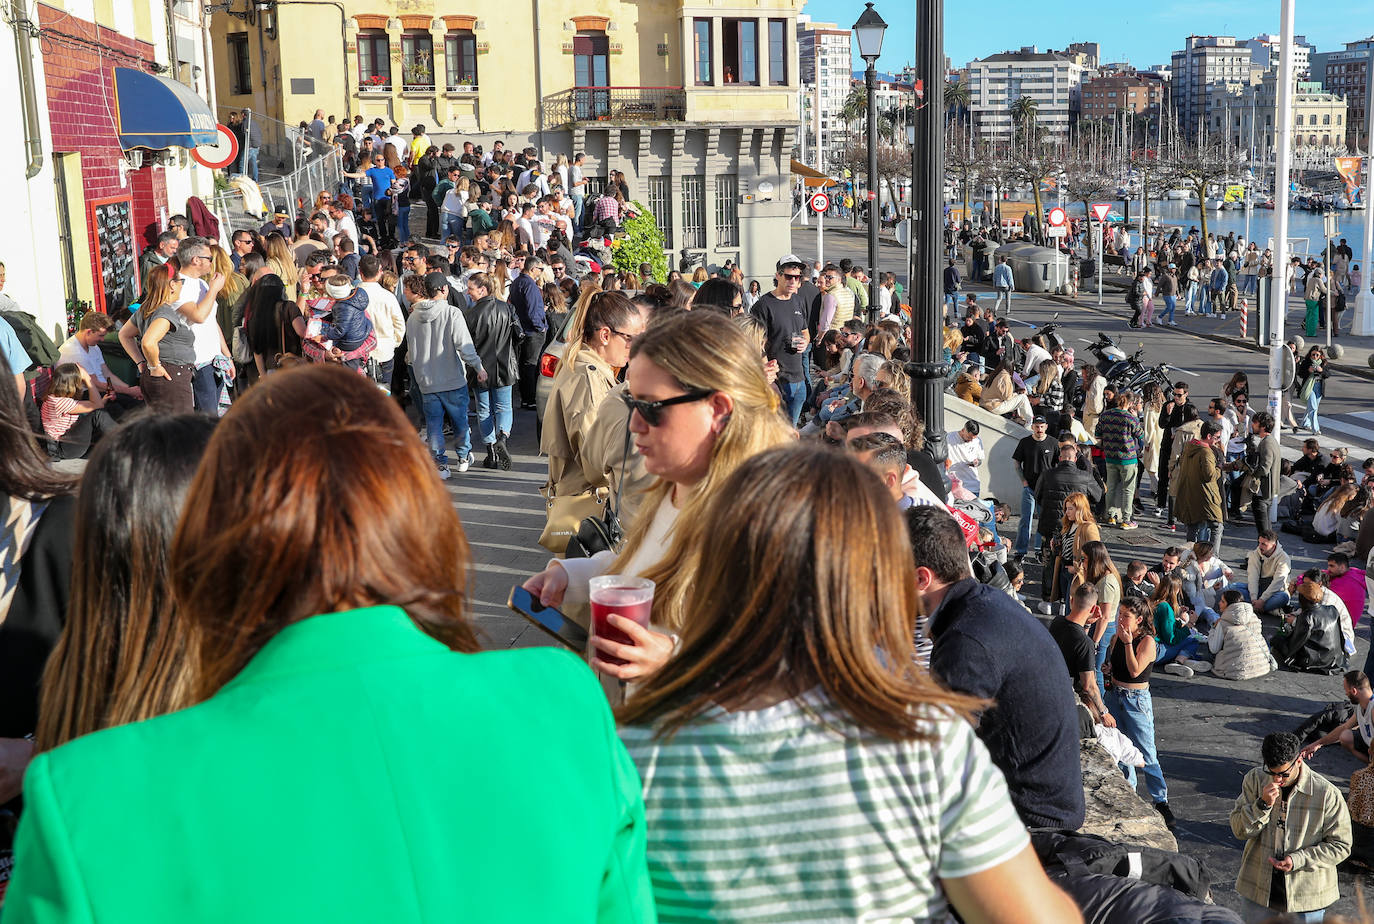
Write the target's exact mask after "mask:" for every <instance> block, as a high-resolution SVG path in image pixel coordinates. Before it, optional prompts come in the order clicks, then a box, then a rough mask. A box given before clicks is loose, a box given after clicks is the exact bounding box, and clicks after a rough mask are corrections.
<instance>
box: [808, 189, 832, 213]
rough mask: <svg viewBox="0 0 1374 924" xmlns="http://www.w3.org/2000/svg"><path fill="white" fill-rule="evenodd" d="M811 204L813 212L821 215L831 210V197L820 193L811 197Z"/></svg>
mask: <svg viewBox="0 0 1374 924" xmlns="http://www.w3.org/2000/svg"><path fill="white" fill-rule="evenodd" d="M809 204H810V206H811V211H813V212H816V213H817V214H819V213H821V212H824V211H826V210H828V209H829V208H830V197H829V196H827V195H826V194H825V193H823V192H818V193H816V194H815V195H814V196H812V197H811V201H810V203H809Z"/></svg>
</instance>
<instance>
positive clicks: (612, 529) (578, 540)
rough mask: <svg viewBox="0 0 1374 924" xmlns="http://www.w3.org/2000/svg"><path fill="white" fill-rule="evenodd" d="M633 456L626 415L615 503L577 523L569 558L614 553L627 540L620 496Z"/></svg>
mask: <svg viewBox="0 0 1374 924" xmlns="http://www.w3.org/2000/svg"><path fill="white" fill-rule="evenodd" d="M629 456H630V418H629V417H626V418H625V449H624V452H622V453H621V456H620V481H618V482H617V483H616V484H617V485H618V490H617V491H616V494H615V503H614V504H607V505H606V509H605V510H604V511H603V512H602V513H601V514H600V515H599V516H590V517H587V518H586V519H585V520H583V521H582V522H581V523H579V524H578V526H577V533H576V535H574V536H573V537H572V538H571V539H569V540H568V547H567V555H566V556H565V557H566V558H591V557H592V556H593V555H595V554H596V553H597V552H614V551H616V550H618V549H619V548H620V543H621V542H623V541H624V540H625V530H624V527H622V526H621V523H620V495H621V493H622V492H623V491H624V490H625V463H626V462H628V461H629Z"/></svg>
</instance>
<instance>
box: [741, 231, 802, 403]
mask: <svg viewBox="0 0 1374 924" xmlns="http://www.w3.org/2000/svg"><path fill="white" fill-rule="evenodd" d="M805 272H806V261H804V260H803V259H802V258H801V257H798V256H797V255H795V254H788V255H787V256H785V257H783V258H782V259H781V260H779V261H778V272H777V277H776V281H777V285H776V287H775V288H774V289H773V291H772V292H768V293H766V294H764V295H761V296H759V300H758V301H756V302H754V307H753V309H752V312H753V314H754V316H755V317H757V318H758V319H759V320H760V321H762V322H763V323H764V327H765V328H767V331H768V336H767V340H766V342H765V344H764V352H765V353H766V354H767V356H768V358H769V359H772V360H776V361H777V363H778V379H777V383H778V390H779V391H781V392H782V395H783V397H784V398H785V399H786V400H787V413H788V414H789V415H790V417H791V419H792V424H793V426H796V423H797V420H798V419H799V418H800V417H801V410H802V407H803V405H805V404H806V369H805V364H804V360H803V355H802V354H803V353H805V351H806V348H807V346H808V345H809V344H810V342H811V332H810V330H809V328H808V325H807V320H808V319H807V314H808V311H807V309H808V308H809V306H808V305H807V304H806V302H804V301H803V300H802V297H801V295H800V294H799V292H800V289H801V282H802V276H803V274H804V273H805Z"/></svg>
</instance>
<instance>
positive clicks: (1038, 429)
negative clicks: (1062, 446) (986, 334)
mask: <svg viewBox="0 0 1374 924" xmlns="http://www.w3.org/2000/svg"><path fill="white" fill-rule="evenodd" d="M999 323H1000V322H999ZM1048 433H1049V425H1048V424H1047V423H1046V422H1045V418H1043V417H1036V418H1035V419H1034V420H1032V421H1031V435H1030V436H1024V437H1022V438H1021V441H1020V442H1019V443H1017V444H1016V450H1015V451H1014V452H1013V453H1012V454H1011V458H1012V461H1013V462H1015V463H1016V471H1017V473H1018V474H1019V475H1020V476H1021V525H1020V526H1018V527H1017V529H1016V548H1015V550H1014V551H1015V554H1016V559H1017V561H1020V560H1021V559H1023V558H1025V557H1026V553H1027V551H1028V550H1030V551H1036V552H1038V551H1039V550H1040V534H1039V533H1035V548H1034V549H1033V550H1032V549H1031V548H1030V543H1031V535H1032V527H1033V526H1034V524H1035V486H1036V485H1037V484H1039V483H1040V476H1041V475H1042V474H1044V472H1045V470H1046V469H1050V468H1053V467H1054V454H1055V451H1056V449H1057V448H1058V446H1059V444H1058V443H1057V442H1055V441H1054V440H1053V439H1051V438H1050V437H1049V435H1048Z"/></svg>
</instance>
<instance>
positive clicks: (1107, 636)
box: [1093, 619, 1116, 703]
mask: <svg viewBox="0 0 1374 924" xmlns="http://www.w3.org/2000/svg"><path fill="white" fill-rule="evenodd" d="M1114 638H1116V620H1115V619H1113V620H1112V621H1111V622H1109V623H1107V631H1106V632H1103V633H1102V640H1101V641H1100V642H1098V643H1097V661H1096V662H1095V663H1094V665H1093V673H1094V674H1095V675H1096V676H1097V691H1098V692H1099V693H1101V694H1102V701H1103V702H1104V703H1105V702H1106V701H1107V685H1106V684H1105V683H1103V682H1102V665H1104V664H1106V663H1107V653H1108V652H1109V651H1111V650H1112V639H1114Z"/></svg>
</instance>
